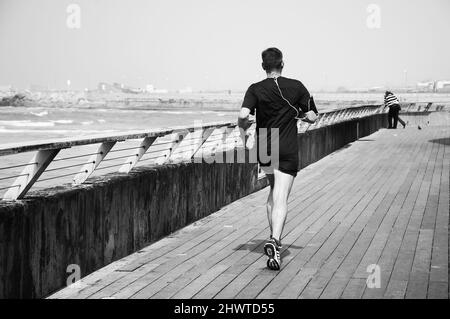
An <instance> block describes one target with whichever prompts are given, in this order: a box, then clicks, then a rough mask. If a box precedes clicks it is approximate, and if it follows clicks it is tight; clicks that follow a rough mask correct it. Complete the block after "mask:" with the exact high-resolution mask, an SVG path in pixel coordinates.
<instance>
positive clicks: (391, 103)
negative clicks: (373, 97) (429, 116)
mask: <svg viewBox="0 0 450 319" xmlns="http://www.w3.org/2000/svg"><path fill="white" fill-rule="evenodd" d="M384 105H385V106H387V107H389V113H388V119H389V126H388V128H390V129H396V128H397V123H398V122H400V124H402V125H403V128H405V127H406V123H405V121H403V120H402V119H401V118H400V117H399V116H398V114H399V113H400V110H401V107H400V103H399V101H398V99H397V97H396V96H395V95H394V94H393V93H392V92H390V91H386V93H385V94H384ZM392 120H394V123H392Z"/></svg>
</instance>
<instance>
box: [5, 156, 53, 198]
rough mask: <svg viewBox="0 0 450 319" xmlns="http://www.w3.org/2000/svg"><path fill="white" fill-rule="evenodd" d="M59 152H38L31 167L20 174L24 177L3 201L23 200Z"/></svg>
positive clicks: (6, 194)
mask: <svg viewBox="0 0 450 319" xmlns="http://www.w3.org/2000/svg"><path fill="white" fill-rule="evenodd" d="M59 151H60V149H51V150H42V151H38V152H37V153H36V155H34V157H33V158H32V160H31V161H30V165H27V166H26V167H25V169H24V170H23V171H22V173H20V175H22V176H20V177H18V178H17V179H16V180H15V181H14V183H13V184H12V186H11V188H9V189H8V190H7V191H6V193H5V195H4V196H3V199H9V200H16V199H21V198H23V197H24V196H25V194H26V193H27V192H28V191H29V190H30V188H31V187H32V186H33V184H34V183H35V182H36V181H37V180H38V178H39V176H41V174H42V173H43V172H44V171H45V169H46V168H47V167H48V165H49V164H50V163H51V162H52V161H53V159H54V158H55V156H56V155H57V154H58V153H59Z"/></svg>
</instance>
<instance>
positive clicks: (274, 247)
mask: <svg viewBox="0 0 450 319" xmlns="http://www.w3.org/2000/svg"><path fill="white" fill-rule="evenodd" d="M264 252H265V254H266V255H267V257H269V259H268V260H267V267H268V268H269V269H272V270H280V268H281V258H280V246H279V245H278V243H277V241H276V240H275V238H272V239H271V240H269V241H268V242H267V243H266V244H265V245H264Z"/></svg>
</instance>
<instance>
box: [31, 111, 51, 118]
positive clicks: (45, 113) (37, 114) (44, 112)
mask: <svg viewBox="0 0 450 319" xmlns="http://www.w3.org/2000/svg"><path fill="white" fill-rule="evenodd" d="M30 113H31V114H33V115H36V116H39V117H42V116H45V115H48V111H42V112H39V113H36V112H33V111H31V112H30Z"/></svg>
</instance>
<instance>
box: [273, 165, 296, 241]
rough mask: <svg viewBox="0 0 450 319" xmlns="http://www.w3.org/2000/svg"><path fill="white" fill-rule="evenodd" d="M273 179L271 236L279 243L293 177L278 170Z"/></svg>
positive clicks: (275, 171)
mask: <svg viewBox="0 0 450 319" xmlns="http://www.w3.org/2000/svg"><path fill="white" fill-rule="evenodd" d="M274 177H275V185H274V188H273V194H272V198H273V206H272V236H273V238H275V239H276V240H278V241H280V240H281V234H282V232H283V228H284V223H285V222H286V216H287V201H288V197H289V193H290V192H291V188H292V184H293V182H294V177H293V176H292V175H289V174H286V173H283V172H280V171H279V170H274Z"/></svg>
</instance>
